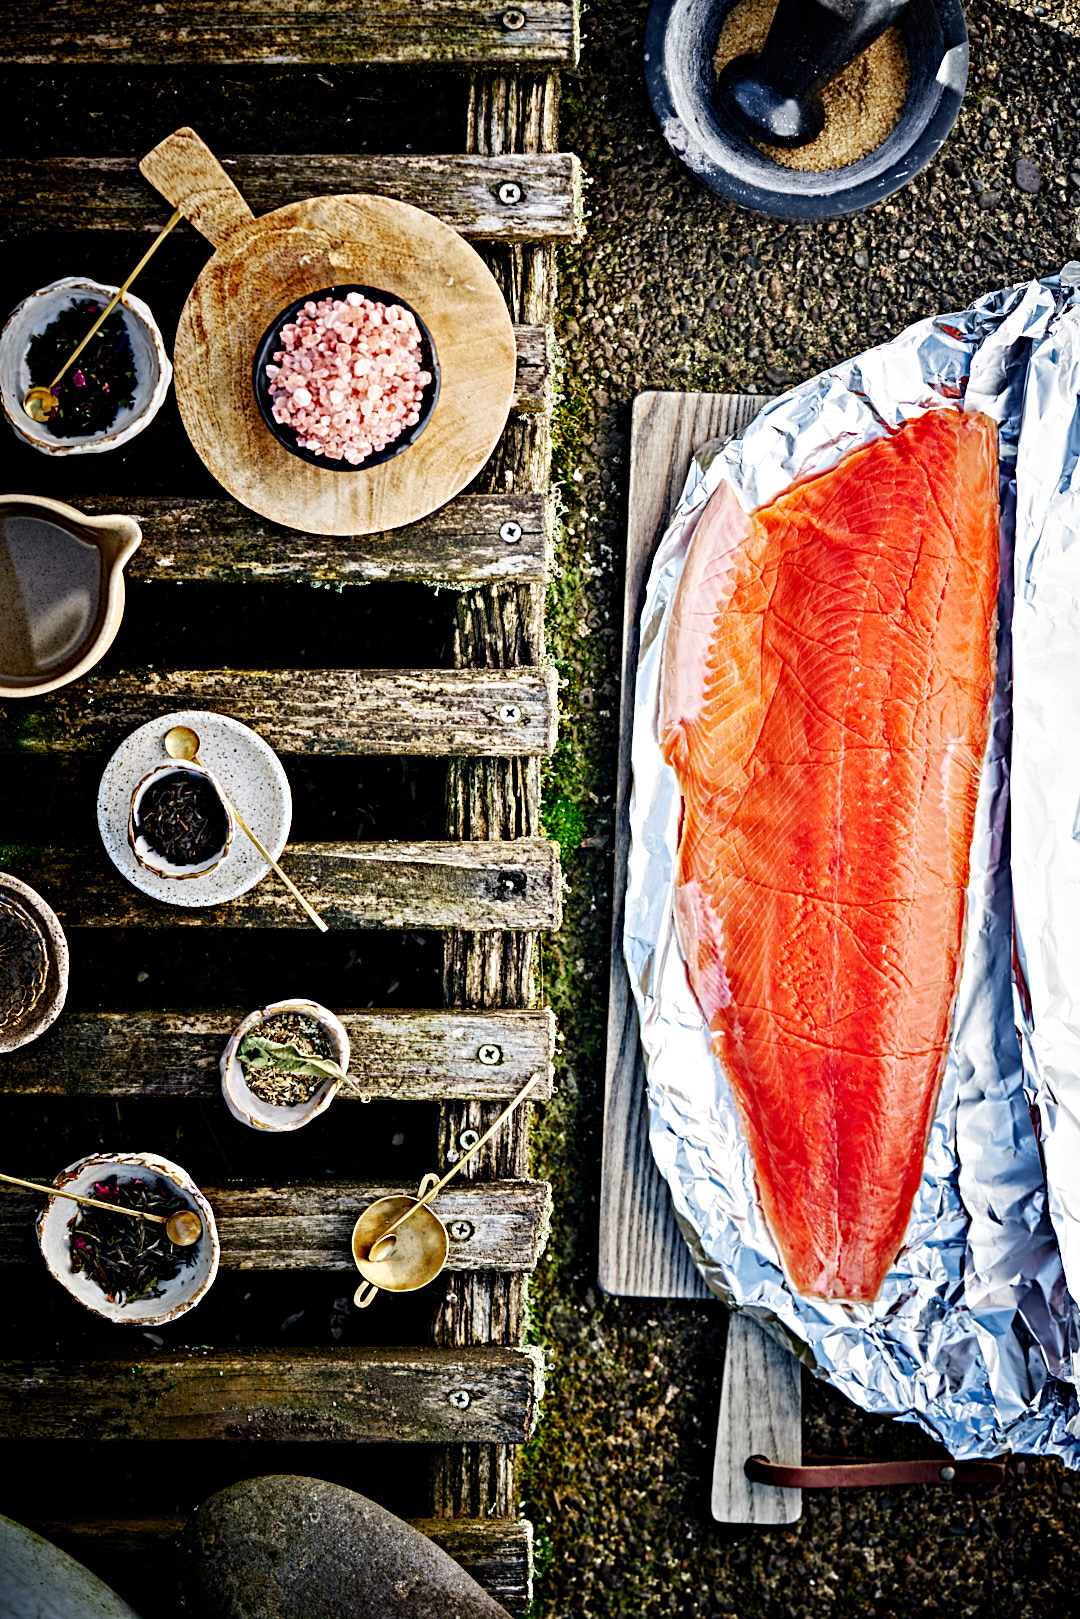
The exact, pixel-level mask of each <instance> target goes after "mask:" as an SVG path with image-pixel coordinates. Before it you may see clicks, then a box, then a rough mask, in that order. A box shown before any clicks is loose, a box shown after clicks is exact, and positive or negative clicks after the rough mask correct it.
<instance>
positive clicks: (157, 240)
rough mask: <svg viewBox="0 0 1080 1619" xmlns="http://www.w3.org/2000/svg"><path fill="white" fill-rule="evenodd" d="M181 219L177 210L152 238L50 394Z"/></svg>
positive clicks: (59, 375) (64, 367)
mask: <svg viewBox="0 0 1080 1619" xmlns="http://www.w3.org/2000/svg"><path fill="white" fill-rule="evenodd" d="M183 217H184V216H183V214H182V212H181V211H180V209H179V208H178V209H177V210H176V212H175V213H174V214H173V216H172V218H171V219H170V220H169V223H168V224H167V225H166V226H165V227H164V229H163V230H160V231H159V232H158V234H157V235H156V236H155V237H154V240H153V241H152V242H151V243H150V246H149V247H148V248H147V249H146V252H145V253H144V254H143V256H142V258H141V259H140V260H139V262H138V264H137V265H136V266H135V268H134V270H132V272H131V274H130V275H129V276H128V278H127V280H126V281H125V282H124V285H123V286H122V287H118V288H117V290H116V291H115V292H114V293H113V295H112V297H111V298H110V299H109V302H108V303H107V304H106V306H105V308H104V309H103V310H102V312H101V314H100V315H99V316H98V318H97V320H96V321H95V322H94V324H93V325H92V326H91V328H90V330H89V331H88V332H87V334H86V336H85V337H84V338H83V340H82V342H81V343H80V344H79V346H78V348H77V349H76V350H75V351H74V353H72V354H69V355H68V357H67V359H66V360H65V361H64V363H63V365H62V366H61V367H60V369H59V371H58V372H57V373H56V375H55V377H53V379H52V381H51V382H50V383H49V392H50V393H52V391H53V389H54V388H55V387H56V384H57V383H58V382H59V381H60V378H61V377H62V376H63V374H64V372H65V371H66V370H67V368H68V366H69V365H74V363H75V361H76V360H77V359H78V358H79V355H80V354H81V353H82V351H83V349H84V348H85V347H86V345H87V343H89V341H90V339H91V338H92V337H93V335H94V333H95V332H96V331H97V329H98V327H99V326H102V325H104V323H105V321H107V320H108V318H109V316H110V315H111V314H112V312H113V310H114V309H115V308H116V306H117V304H118V303H119V302H120V300H121V298H122V297H123V296H124V294H125V292H126V291H127V290H128V288H129V287H130V285H131V283H132V282H133V281H134V279H135V277H136V276H137V275H138V273H139V271H140V270H141V269H142V267H143V265H144V264H146V262H147V260H148V259H149V258H150V257H151V256H152V255H153V254H154V253H156V252H157V250H158V248H159V247H160V246H161V244H162V242H163V241H164V240H165V238H166V236H168V234H169V232H170V231H171V230H172V228H173V226H174V225H175V224H176V222H177V220H180V219H183Z"/></svg>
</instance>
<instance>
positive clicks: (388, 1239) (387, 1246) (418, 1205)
mask: <svg viewBox="0 0 1080 1619" xmlns="http://www.w3.org/2000/svg"><path fill="white" fill-rule="evenodd" d="M539 1083H540V1075H539V1074H532V1075H530V1077H529V1079H528V1081H527V1082H526V1084H524V1085H523V1086H522V1087H521V1089H520V1090H519V1091H518V1093H517V1095H516V1096H515V1097H514V1100H513V1101H512V1102H510V1103H509V1104H508V1105H507V1106H506V1107H504V1108H503V1110H502V1112H501V1113H500V1114H499V1117H498V1118H497V1119H496V1120H495V1122H494V1124H491V1125H489V1126H488V1128H487V1129H486V1130H485V1131H484V1133H483V1135H482V1136H481V1137H480V1140H479V1141H475V1142H474V1143H473V1145H472V1146H471V1147H470V1148H469V1150H468V1152H466V1153H463V1154H462V1156H461V1157H460V1158H459V1159H458V1161H457V1163H456V1164H455V1165H454V1167H453V1169H451V1170H450V1171H449V1172H448V1173H447V1174H446V1175H444V1176H443V1178H442V1180H441V1181H436V1182H435V1185H434V1186H433V1187H432V1188H431V1190H430V1191H429V1192H425V1193H424V1195H423V1197H421V1198H418V1199H417V1201H416V1202H415V1203H412V1204H410V1206H409V1207H408V1208H407V1209H406V1210H405V1213H404V1214H401V1215H399V1216H398V1218H397V1219H396V1220H395V1221H394V1223H393V1225H391V1226H387V1228H386V1230H385V1231H384V1232H383V1234H382V1236H381V1237H380V1238H379V1240H378V1242H376V1243H373V1244H372V1246H371V1248H370V1250H369V1251H368V1255H367V1257H368V1259H369V1260H370V1261H371V1263H372V1264H373V1265H378V1264H379V1263H380V1261H381V1260H384V1259H389V1257H390V1255H391V1254H392V1253H393V1251H394V1248H395V1246H396V1245H397V1238H396V1237H395V1236H394V1232H395V1231H396V1230H397V1228H398V1226H399V1225H404V1224H405V1221H406V1220H411V1219H412V1217H413V1215H414V1214H415V1213H416V1211H417V1209H422V1208H423V1207H424V1205H425V1204H426V1203H430V1202H431V1200H432V1198H433V1197H437V1196H438V1194H439V1193H440V1192H441V1191H442V1189H443V1187H444V1186H445V1185H446V1183H447V1181H449V1180H453V1178H454V1176H455V1175H456V1174H457V1173H458V1170H460V1169H464V1168H465V1165H466V1164H467V1163H468V1161H469V1159H470V1158H471V1157H472V1156H473V1154H474V1153H478V1152H479V1151H480V1148H481V1147H482V1146H483V1145H484V1143H485V1141H490V1140H491V1138H492V1136H493V1135H494V1134H495V1132H496V1130H497V1129H498V1128H499V1126H500V1125H501V1124H502V1123H503V1122H504V1120H506V1119H508V1118H509V1117H510V1115H511V1113H513V1111H514V1109H515V1108H516V1107H517V1106H518V1104H519V1103H520V1102H524V1100H525V1098H526V1097H527V1096H528V1094H529V1092H530V1091H531V1090H532V1088H533V1086H534V1085H538V1084H539Z"/></svg>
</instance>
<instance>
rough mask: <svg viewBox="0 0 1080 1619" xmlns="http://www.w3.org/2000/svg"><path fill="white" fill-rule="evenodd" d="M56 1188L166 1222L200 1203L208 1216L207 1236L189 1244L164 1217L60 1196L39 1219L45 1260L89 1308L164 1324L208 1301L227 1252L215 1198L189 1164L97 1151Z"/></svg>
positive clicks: (138, 1154) (64, 1175)
mask: <svg viewBox="0 0 1080 1619" xmlns="http://www.w3.org/2000/svg"><path fill="white" fill-rule="evenodd" d="M54 1184H55V1185H56V1187H57V1188H58V1189H59V1188H63V1189H64V1190H66V1191H69V1192H79V1193H80V1194H82V1195H83V1196H85V1197H93V1198H97V1199H99V1201H101V1202H102V1203H111V1204H114V1205H116V1206H117V1207H118V1208H120V1207H122V1208H126V1209H136V1210H141V1211H143V1212H145V1213H147V1214H160V1215H164V1216H165V1218H166V1219H167V1218H168V1216H169V1215H170V1214H175V1213H177V1212H178V1211H179V1210H181V1209H190V1210H192V1211H193V1212H194V1213H196V1214H197V1215H198V1216H199V1218H200V1219H201V1221H202V1227H203V1229H202V1235H201V1236H200V1237H199V1240H198V1242H196V1243H193V1244H192V1245H191V1246H190V1247H187V1248H181V1247H178V1246H176V1245H175V1244H173V1243H172V1242H170V1240H169V1237H168V1234H167V1233H166V1230H165V1227H164V1226H163V1225H161V1224H160V1223H158V1222H157V1221H152V1220H135V1219H132V1218H131V1216H130V1215H128V1214H110V1213H109V1212H108V1210H106V1209H97V1208H90V1207H87V1206H86V1205H84V1204H80V1203H73V1202H72V1201H71V1200H70V1199H69V1198H66V1197H54V1198H51V1199H50V1200H49V1202H48V1203H47V1204H46V1206H45V1208H44V1209H43V1210H42V1211H41V1213H40V1214H39V1216H38V1221H37V1233H38V1244H39V1246H40V1248H41V1253H42V1257H43V1258H44V1260H45V1264H46V1266H47V1267H48V1269H49V1272H50V1274H51V1275H52V1276H54V1277H55V1278H56V1280H57V1281H58V1282H59V1283H60V1285H61V1286H62V1287H64V1288H66V1289H67V1291H68V1292H69V1293H70V1294H71V1295H72V1297H73V1298H75V1299H77V1300H78V1302H79V1303H80V1304H82V1305H84V1306H85V1307H86V1309H88V1310H91V1311H93V1313H94V1314H95V1315H100V1316H104V1317H105V1319H106V1320H107V1321H129V1322H131V1323H132V1324H133V1325H136V1326H142V1327H147V1326H159V1325H161V1324H162V1323H164V1322H167V1321H175V1320H177V1319H178V1317H180V1316H182V1315H186V1314H187V1312H188V1311H189V1310H192V1309H194V1307H195V1305H196V1304H198V1303H199V1301H200V1300H201V1299H202V1298H204V1297H205V1295H206V1293H207V1291H208V1289H209V1288H210V1285H211V1283H212V1282H213V1280H214V1277H215V1276H216V1275H217V1269H218V1261H219V1258H220V1244H219V1242H218V1234H217V1227H216V1225H215V1222H214V1213H213V1210H212V1209H211V1207H210V1205H209V1203H208V1202H207V1201H206V1198H205V1197H204V1196H203V1194H202V1192H200V1190H199V1188H198V1187H197V1186H196V1185H195V1182H194V1181H193V1180H192V1179H191V1177H190V1175H188V1174H187V1172H186V1171H185V1170H183V1169H181V1168H180V1166H179V1164H174V1163H172V1162H171V1160H170V1159H168V1158H159V1157H158V1156H157V1155H156V1154H155V1153H145V1152H132V1153H97V1154H93V1155H92V1156H90V1157H87V1158H80V1159H79V1161H78V1163H75V1164H72V1165H71V1166H70V1167H69V1168H68V1169H65V1170H64V1171H63V1173H62V1174H60V1175H58V1176H57V1177H56V1181H55V1183H54Z"/></svg>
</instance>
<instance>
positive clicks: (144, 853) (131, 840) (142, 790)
mask: <svg viewBox="0 0 1080 1619" xmlns="http://www.w3.org/2000/svg"><path fill="white" fill-rule="evenodd" d="M166 776H198V777H201V779H202V780H203V781H208V782H209V783H210V786H211V787H212V788H213V789H214V792H215V793H216V794H217V798H218V802H219V804H220V805H221V807H222V809H223V810H224V812H225V825H226V831H225V841H224V843H222V844H221V846H220V848H217V849H215V850H214V852H213V854H209V855H207V857H206V859H205V860H198V861H196V862H194V864H192V865H189V866H177V865H174V864H173V862H172V861H171V860H167V859H166V858H165V856H164V855H163V854H162V853H161V852H160V850H158V849H155V848H154V846H153V845H152V844H151V843H148V842H147V840H146V836H145V834H144V833H142V832H140V831H139V830H138V822H139V811H140V809H141V808H142V801H143V799H144V798H145V797H146V794H147V792H148V790H149V789H150V788H151V787H153V785H154V783H155V782H159V781H164V779H165V777H166ZM235 831H236V822H235V820H234V819H233V812H232V806H231V805H230V803H229V800H228V799H227V798H226V797H225V794H224V793H223V792H222V790H221V787H220V786H219V784H218V781H217V778H216V777H215V776H214V775H213V773H212V772H211V771H209V770H207V769H206V768H205V766H203V765H197V764H191V763H189V761H188V760H186V759H170V760H169V763H168V764H167V765H158V766H157V768H156V769H155V770H151V771H150V773H149V775H147V776H144V777H143V779H142V780H141V781H140V782H139V785H138V786H137V787H136V789H135V791H134V792H133V793H132V795H131V810H130V813H129V815H128V846H129V848H130V849H131V852H132V854H133V855H134V856H135V858H136V860H137V861H138V862H139V865H140V866H145V867H146V869H147V871H152V872H154V873H155V875H156V876H158V877H176V878H177V879H183V878H185V877H202V876H204V875H205V873H206V872H208V871H213V869H214V867H215V866H220V864H221V862H222V861H223V860H224V858H225V856H226V855H227V854H228V852H229V848H230V846H231V844H232V840H233V833H234V832H235Z"/></svg>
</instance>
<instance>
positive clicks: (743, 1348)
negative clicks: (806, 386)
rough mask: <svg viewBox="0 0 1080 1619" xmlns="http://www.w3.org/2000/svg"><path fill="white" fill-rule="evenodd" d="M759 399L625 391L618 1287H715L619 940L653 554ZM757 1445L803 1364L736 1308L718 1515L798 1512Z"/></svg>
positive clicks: (612, 1088)
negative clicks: (690, 1221) (749, 1462)
mask: <svg viewBox="0 0 1080 1619" xmlns="http://www.w3.org/2000/svg"><path fill="white" fill-rule="evenodd" d="M766 403H767V400H766V399H765V398H764V397H762V396H760V395H749V394H677V393H644V394H639V395H638V397H637V398H636V399H635V401H634V415H633V425H632V429H631V439H630V521H629V530H628V534H627V543H626V585H625V596H624V604H623V652H622V711H621V716H620V725H619V780H618V796H617V798H616V815H615V828H616V831H615V893H614V905H613V917H612V936H611V980H610V998H609V1001H608V1036H607V1071H606V1086H605V1094H604V1156H603V1169H602V1174H601V1186H600V1277H599V1279H600V1286H601V1287H602V1288H603V1289H604V1291H605V1292H606V1293H615V1294H618V1295H620V1296H623V1297H630V1298H676V1299H680V1298H681V1299H685V1298H696V1299H707V1298H711V1297H712V1295H711V1294H710V1292H709V1289H708V1288H707V1287H706V1285H705V1283H704V1282H703V1281H702V1279H701V1276H700V1275H699V1274H698V1271H697V1269H696V1268H695V1266H694V1262H693V1260H692V1259H691V1257H690V1250H689V1248H688V1247H687V1245H686V1243H685V1241H684V1240H683V1237H682V1233H681V1232H680V1230H679V1228H678V1225H677V1224H676V1221H675V1215H674V1212H673V1210H672V1206H671V1195H670V1193H669V1192H668V1189H667V1186H666V1184H665V1182H664V1180H663V1178H662V1176H661V1174H660V1171H659V1170H658V1169H657V1167H656V1164H655V1162H654V1160H653V1155H652V1149H651V1148H650V1146H649V1133H648V1120H647V1117H646V1106H645V1063H644V1059H643V1057H642V1054H641V1044H640V1041H639V1039H638V1024H637V1012H636V1010H635V1007H634V1001H633V997H632V996H631V994H630V982H629V978H628V976H627V972H626V966H625V964H624V961H623V953H622V933H623V910H624V903H625V898H626V861H627V855H628V853H629V849H630V821H629V816H630V790H631V786H632V771H631V762H630V743H631V735H632V729H633V704H634V685H635V681H636V678H637V658H638V623H639V619H640V615H641V607H642V603H643V601H644V597H645V585H646V583H647V581H648V577H649V570H650V568H651V566H652V559H653V555H654V553H655V551H656V547H657V545H658V543H659V541H660V539H661V537H662V535H663V533H664V530H665V529H666V528H667V526H668V524H669V523H670V521H671V518H672V515H673V514H674V511H675V507H676V506H677V504H678V501H679V497H680V495H681V494H682V488H683V484H684V483H685V481H686V474H687V472H688V471H689V469H690V461H691V458H692V456H693V454H694V451H695V450H697V449H700V448H701V446H702V445H704V444H705V443H707V442H708V441H709V440H713V439H721V440H723V439H725V438H728V437H730V436H731V435H732V434H733V433H736V432H738V431H739V430H740V429H741V428H743V427H745V426H746V425H747V423H748V422H751V421H753V419H754V417H755V416H756V415H757V413H758V411H759V410H760V409H761V407H762V406H763V405H764V404H766ZM717 1308H719V1306H717ZM752 1455H763V1456H768V1457H769V1459H770V1460H772V1461H782V1462H784V1463H785V1464H786V1465H788V1466H792V1465H794V1466H798V1465H799V1463H801V1461H802V1404H801V1388H800V1379H799V1365H798V1362H797V1361H796V1360H795V1358H794V1356H793V1355H790V1354H789V1353H788V1352H787V1350H785V1349H781V1348H780V1346H779V1345H778V1344H777V1343H776V1342H775V1341H774V1340H773V1339H772V1338H770V1337H769V1336H768V1334H767V1333H765V1332H763V1331H762V1329H761V1328H760V1327H759V1326H758V1325H757V1323H756V1322H755V1321H753V1320H752V1319H751V1318H750V1317H749V1316H744V1315H740V1314H738V1313H733V1314H732V1315H731V1316H730V1317H729V1321H728V1338H727V1349H726V1352H725V1358H724V1382H723V1388H722V1391H721V1396H720V1414H719V1421H718V1426H717V1436H716V1451H715V1455H714V1466H713V1481H712V1513H713V1517H714V1518H716V1519H717V1520H719V1521H720V1522H723V1523H759V1524H783V1523H794V1522H795V1521H796V1520H797V1519H798V1517H799V1515H800V1513H801V1511H802V1492H801V1490H780V1489H776V1488H775V1487H774V1486H772V1485H767V1484H751V1482H750V1481H749V1479H748V1478H747V1477H746V1475H745V1473H744V1472H743V1463H744V1462H745V1461H746V1458H747V1457H748V1456H752Z"/></svg>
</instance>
